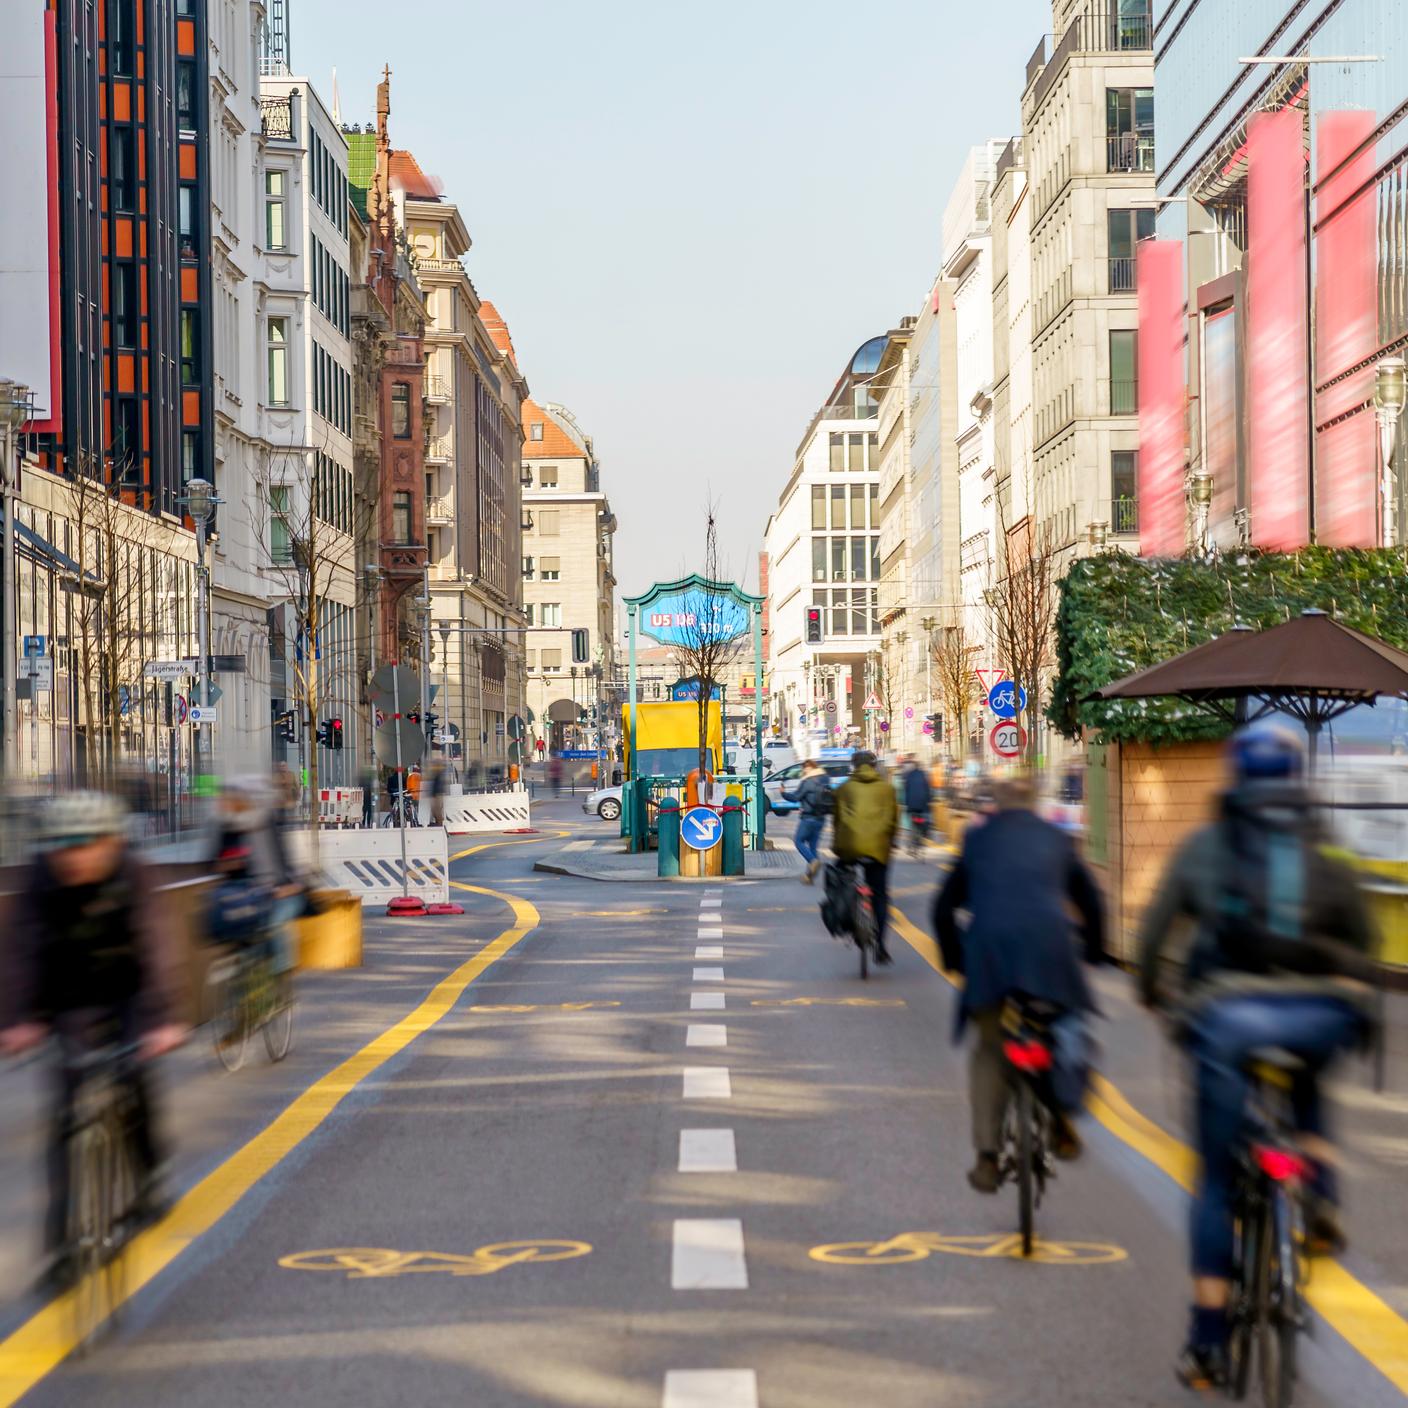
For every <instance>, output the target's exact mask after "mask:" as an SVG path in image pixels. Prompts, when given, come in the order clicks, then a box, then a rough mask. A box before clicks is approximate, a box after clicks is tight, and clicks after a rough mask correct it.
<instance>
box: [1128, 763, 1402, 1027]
mask: <svg viewBox="0 0 1408 1408" xmlns="http://www.w3.org/2000/svg"><path fill="white" fill-rule="evenodd" d="M1324 843H1325V837H1324V835H1323V833H1322V832H1321V830H1320V828H1319V826H1318V824H1317V822H1316V820H1315V813H1314V811H1313V809H1312V808H1311V806H1310V805H1309V798H1308V796H1307V794H1306V793H1305V792H1304V791H1303V790H1302V789H1300V788H1297V787H1287V786H1285V785H1284V784H1268V783H1257V784H1249V785H1247V784H1244V785H1243V786H1242V787H1240V788H1237V789H1234V790H1233V791H1231V792H1229V793H1228V794H1227V795H1226V796H1225V797H1224V798H1223V802H1222V814H1221V816H1220V817H1219V818H1218V819H1217V820H1216V821H1215V822H1213V823H1211V824H1210V825H1208V826H1205V827H1203V828H1201V829H1200V830H1198V831H1195V832H1194V833H1193V834H1192V835H1191V836H1189V837H1188V839H1187V840H1186V841H1185V842H1184V843H1183V845H1182V847H1181V848H1180V849H1179V851H1178V853H1177V855H1175V856H1174V858H1173V860H1172V861H1171V862H1170V863H1169V866H1168V869H1167V870H1166V871H1165V872H1164V876H1163V880H1162V882H1161V884H1160V886H1159V889H1158V891H1157V893H1156V894H1155V896H1154V899H1153V901H1152V903H1151V904H1150V905H1149V908H1148V909H1147V910H1146V911H1145V913H1144V922H1143V924H1142V926H1141V929H1140V937H1139V988H1140V995H1141V997H1142V998H1143V999H1144V1001H1145V1002H1148V1003H1151V1004H1152V1003H1153V1002H1155V1001H1156V1000H1157V999H1158V998H1159V997H1160V995H1161V989H1162V988H1164V987H1166V986H1169V985H1170V984H1169V983H1168V981H1167V974H1166V972H1165V969H1166V968H1169V967H1172V968H1173V969H1174V970H1175V981H1174V983H1173V984H1172V985H1173V986H1175V987H1176V988H1177V997H1176V1001H1175V1003H1174V1007H1175V1016H1184V1017H1186V1016H1187V1015H1188V1014H1189V1013H1190V1012H1192V1011H1194V1010H1196V1008H1197V1007H1198V1006H1199V1005H1200V1004H1201V1003H1202V1002H1204V1001H1206V1000H1207V999H1208V998H1209V997H1211V996H1215V995H1218V994H1224V993H1233V992H1236V993H1245V992H1258V991H1268V990H1269V991H1276V992H1284V991H1288V990H1289V991H1303V992H1312V993H1320V992H1333V993H1336V994H1339V995H1345V994H1346V989H1345V986H1344V984H1343V982H1342V980H1343V979H1344V978H1353V979H1358V980H1359V981H1361V982H1363V983H1372V982H1374V981H1376V978H1377V972H1376V969H1375V967H1374V963H1373V959H1372V955H1373V954H1374V952H1375V951H1376V949H1377V938H1376V935H1375V933H1374V929H1373V925H1372V923H1371V921H1370V918H1369V913H1368V909H1367V907H1366V906H1365V903H1364V899H1363V897H1362V895H1361V894H1360V890H1359V885H1358V883H1357V881H1356V880H1355V877H1354V872H1353V871H1352V870H1350V869H1349V867H1348V866H1346V865H1344V864H1343V863H1342V862H1341V861H1338V860H1336V859H1335V858H1334V857H1333V856H1331V855H1328V854H1327V853H1326V851H1325V849H1324ZM1273 877H1278V878H1273ZM1179 919H1187V920H1191V921H1192V924H1191V928H1192V935H1191V942H1190V943H1188V944H1187V945H1186V946H1185V947H1184V949H1183V951H1182V953H1181V955H1170V954H1169V953H1168V951H1167V950H1168V944H1169V939H1170V938H1171V936H1172V934H1173V932H1174V929H1175V927H1176V925H1177V921H1178V920H1179ZM1350 995H1356V994H1350ZM1357 995H1358V996H1360V997H1362V998H1365V999H1367V997H1368V996H1369V994H1368V992H1367V990H1366V991H1363V992H1361V993H1359V994H1357Z"/></svg>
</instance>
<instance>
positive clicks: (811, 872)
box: [807, 860, 821, 885]
mask: <svg viewBox="0 0 1408 1408" xmlns="http://www.w3.org/2000/svg"><path fill="white" fill-rule="evenodd" d="M820 869H821V862H820V861H819V860H814V861H812V863H811V864H810V865H809V866H808V867H807V884H808V885H810V884H811V883H812V881H813V880H815V879H816V873H817V871H818V870H820Z"/></svg>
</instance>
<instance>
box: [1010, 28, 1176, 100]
mask: <svg viewBox="0 0 1408 1408" xmlns="http://www.w3.org/2000/svg"><path fill="white" fill-rule="evenodd" d="M1043 43H1044V41H1043ZM1153 47H1154V16H1153V13H1152V11H1151V10H1148V9H1144V10H1140V11H1137V12H1135V13H1134V14H1124V13H1122V12H1121V11H1120V9H1119V8H1118V7H1116V8H1114V9H1108V10H1107V9H1102V8H1099V7H1095V8H1092V9H1091V10H1089V11H1087V12H1086V13H1085V14H1083V15H1077V16H1076V18H1075V19H1073V20H1072V21H1071V22H1070V24H1069V25H1068V26H1067V27H1066V32H1065V33H1064V34H1063V35H1062V36H1061V42H1060V43H1059V44H1058V45H1057V46H1056V48H1055V49H1054V50H1053V51H1052V54H1051V59H1050V61H1049V62H1048V63H1047V64H1046V65H1045V66H1044V67H1043V66H1042V65H1041V48H1040V47H1038V49H1037V52H1036V53H1034V54H1033V55H1032V57H1031V58H1030V59H1029V60H1028V61H1027V86H1028V87H1029V88H1030V87H1031V85H1032V77H1033V74H1034V73H1037V72H1038V71H1039V76H1038V77H1037V79H1036V87H1035V88H1033V89H1032V107H1033V108H1037V107H1040V106H1041V100H1042V99H1043V98H1044V97H1045V96H1046V95H1047V93H1049V92H1050V91H1051V87H1052V85H1053V84H1054V83H1055V82H1056V80H1057V79H1058V78H1059V77H1060V76H1061V74H1062V72H1063V70H1064V69H1065V67H1066V64H1067V62H1068V61H1069V59H1070V57H1071V55H1072V54H1125V53H1139V52H1141V51H1143V52H1146V53H1147V52H1149V51H1151V50H1152V49H1153Z"/></svg>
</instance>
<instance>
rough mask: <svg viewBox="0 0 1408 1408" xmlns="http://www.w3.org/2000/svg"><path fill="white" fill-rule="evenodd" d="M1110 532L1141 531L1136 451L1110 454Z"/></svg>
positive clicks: (1114, 451) (1119, 451) (1120, 451)
mask: <svg viewBox="0 0 1408 1408" xmlns="http://www.w3.org/2000/svg"><path fill="white" fill-rule="evenodd" d="M1110 531H1111V532H1112V533H1125V534H1129V533H1137V532H1138V531H1139V454H1138V452H1137V451H1135V450H1112V451H1111V452H1110Z"/></svg>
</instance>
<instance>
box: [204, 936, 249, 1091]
mask: <svg viewBox="0 0 1408 1408" xmlns="http://www.w3.org/2000/svg"><path fill="white" fill-rule="evenodd" d="M243 970H244V965H243V963H241V962H240V961H239V960H238V959H227V960H223V961H221V962H218V963H213V964H212V965H211V967H210V971H209V972H208V973H207V974H206V975H205V993H206V1006H205V1010H206V1012H207V1014H208V1016H209V1020H210V1044H211V1046H212V1047H213V1048H214V1051H215V1059H216V1060H217V1061H219V1062H220V1064H221V1065H222V1066H224V1068H225V1069H226V1070H227V1071H237V1070H239V1068H240V1067H241V1066H242V1065H244V1057H245V1048H246V1047H247V1046H248V1045H249V1013H248V1009H247V1007H246V1005H245V991H244V989H245V983H244V972H243Z"/></svg>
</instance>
